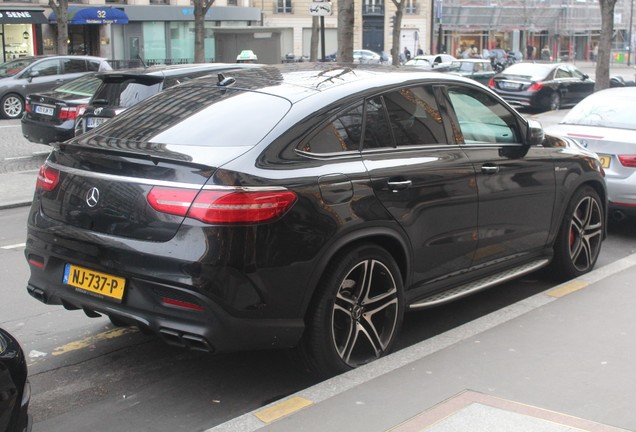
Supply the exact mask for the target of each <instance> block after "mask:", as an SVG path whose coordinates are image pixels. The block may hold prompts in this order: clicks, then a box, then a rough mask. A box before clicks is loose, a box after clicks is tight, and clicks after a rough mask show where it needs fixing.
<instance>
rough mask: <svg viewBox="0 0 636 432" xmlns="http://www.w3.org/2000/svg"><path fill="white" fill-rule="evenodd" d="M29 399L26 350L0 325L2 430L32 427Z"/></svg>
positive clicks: (16, 431)
mask: <svg viewBox="0 0 636 432" xmlns="http://www.w3.org/2000/svg"><path fill="white" fill-rule="evenodd" d="M30 399H31V387H30V385H29V381H28V379H27V365H26V360H25V358H24V352H23V351H22V348H21V347H20V344H19V343H18V341H17V340H16V339H15V338H14V337H13V336H11V334H9V333H8V332H7V331H5V330H3V329H1V328H0V432H25V431H30V430H31V418H30V416H29V415H28V408H29V401H30Z"/></svg>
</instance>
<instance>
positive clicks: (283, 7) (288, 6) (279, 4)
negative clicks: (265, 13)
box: [276, 0, 292, 13]
mask: <svg viewBox="0 0 636 432" xmlns="http://www.w3.org/2000/svg"><path fill="white" fill-rule="evenodd" d="M276 13H292V3H291V0H276Z"/></svg>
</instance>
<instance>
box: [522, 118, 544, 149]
mask: <svg viewBox="0 0 636 432" xmlns="http://www.w3.org/2000/svg"><path fill="white" fill-rule="evenodd" d="M544 138H545V134H544V133H543V126H541V123H539V122H538V121H536V120H533V119H528V135H527V137H526V144H528V145H529V146H536V145H541V144H543V139H544Z"/></svg>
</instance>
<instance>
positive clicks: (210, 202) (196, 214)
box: [148, 186, 296, 224]
mask: <svg viewBox="0 0 636 432" xmlns="http://www.w3.org/2000/svg"><path fill="white" fill-rule="evenodd" d="M295 202H296V194H294V193H293V192H290V191H288V190H274V191H265V190H255V191H254V190H239V189H236V190H234V189H233V190H203V191H201V192H199V191H195V190H189V189H177V188H167V187H158V186H157V187H154V188H152V190H151V191H150V193H149V194H148V203H149V204H150V206H151V207H152V208H153V209H155V210H157V211H159V212H162V213H168V214H173V215H177V216H188V217H191V218H193V219H197V220H200V221H202V222H205V223H210V224H233V223H261V222H268V221H271V220H274V219H276V218H278V217H280V216H282V215H283V214H284V213H285V212H286V211H287V210H289V208H290V207H291V206H292V205H293V204H294V203H295Z"/></svg>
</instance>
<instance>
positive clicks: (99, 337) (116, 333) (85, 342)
mask: <svg viewBox="0 0 636 432" xmlns="http://www.w3.org/2000/svg"><path fill="white" fill-rule="evenodd" d="M138 331H139V330H138V329H137V327H121V328H116V329H112V330H108V331H105V332H102V333H97V334H96V335H93V336H89V337H87V338H84V339H80V340H78V341H74V342H69V343H67V344H66V345H62V346H61V347H57V348H55V349H54V350H53V352H52V353H51V354H52V355H54V356H56V355H61V354H66V353H67V352H70V351H76V350H79V349H82V348H86V347H89V346H91V345H93V344H95V343H96V342H99V341H103V340H107V339H114V338H116V337H120V336H123V335H125V334H128V333H136V332H138Z"/></svg>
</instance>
